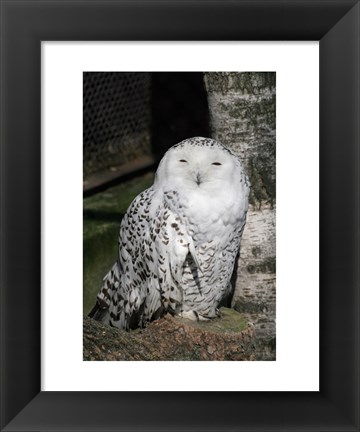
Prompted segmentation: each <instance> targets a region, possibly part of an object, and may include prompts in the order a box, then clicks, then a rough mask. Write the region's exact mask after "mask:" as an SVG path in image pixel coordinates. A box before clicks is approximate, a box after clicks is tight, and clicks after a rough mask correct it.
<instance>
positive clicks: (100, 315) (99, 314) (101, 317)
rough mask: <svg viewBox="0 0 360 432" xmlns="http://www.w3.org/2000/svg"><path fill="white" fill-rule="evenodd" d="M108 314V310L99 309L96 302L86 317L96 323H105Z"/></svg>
mask: <svg viewBox="0 0 360 432" xmlns="http://www.w3.org/2000/svg"><path fill="white" fill-rule="evenodd" d="M108 314H109V312H108V309H103V308H101V307H100V305H99V303H97V302H96V304H95V306H94V307H93V308H92V309H91V311H90V312H89V313H88V317H89V318H92V319H94V320H96V321H105V320H106V316H107V315H108Z"/></svg>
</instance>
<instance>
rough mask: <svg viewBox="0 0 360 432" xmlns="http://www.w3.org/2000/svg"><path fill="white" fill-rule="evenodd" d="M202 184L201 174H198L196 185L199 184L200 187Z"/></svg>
mask: <svg viewBox="0 0 360 432" xmlns="http://www.w3.org/2000/svg"><path fill="white" fill-rule="evenodd" d="M200 183H201V177H200V174H199V173H197V174H196V184H197V185H198V186H200Z"/></svg>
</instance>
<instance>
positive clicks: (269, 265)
mask: <svg viewBox="0 0 360 432" xmlns="http://www.w3.org/2000/svg"><path fill="white" fill-rule="evenodd" d="M246 269H247V271H248V272H249V273H251V274H254V273H275V272H276V258H275V257H268V258H265V259H264V260H263V261H261V262H259V263H256V264H249V265H248V266H247V267H246Z"/></svg>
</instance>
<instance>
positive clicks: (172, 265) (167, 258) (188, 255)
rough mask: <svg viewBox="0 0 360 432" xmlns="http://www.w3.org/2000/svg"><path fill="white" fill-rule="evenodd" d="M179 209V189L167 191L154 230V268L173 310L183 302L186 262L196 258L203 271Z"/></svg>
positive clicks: (168, 306) (166, 305)
mask: <svg viewBox="0 0 360 432" xmlns="http://www.w3.org/2000/svg"><path fill="white" fill-rule="evenodd" d="M178 208H179V204H178V202H177V194H176V192H174V191H169V192H165V193H164V195H163V198H162V202H161V205H159V206H158V208H157V212H156V218H155V220H154V226H153V227H152V232H151V235H152V240H153V243H154V247H155V251H156V254H155V256H156V258H157V260H156V262H154V263H153V264H154V265H153V268H154V274H155V275H156V278H157V281H158V289H159V291H160V295H161V302H162V305H163V307H164V309H165V310H168V309H170V310H171V311H173V312H174V311H176V309H177V306H179V305H181V304H182V300H183V293H182V286H181V282H182V281H183V271H184V268H185V265H186V263H187V262H188V261H192V262H193V263H195V265H196V266H197V267H198V269H199V270H200V271H201V267H200V263H199V260H198V256H197V254H196V251H195V246H194V242H193V239H192V237H191V235H190V234H189V229H188V226H187V224H186V221H185V220H184V219H183V218H182V217H181V216H180V215H179V212H178Z"/></svg>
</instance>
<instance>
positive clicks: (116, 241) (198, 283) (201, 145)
mask: <svg viewBox="0 0 360 432" xmlns="http://www.w3.org/2000/svg"><path fill="white" fill-rule="evenodd" d="M83 192H84V200H83V313H84V329H83V331H84V333H83V344H84V345H83V349H84V352H83V354H84V360H90V361H91V360H96V361H98V360H105V361H106V360H107V361H116V360H194V361H206V360H216V361H219V360H227V361H231V360H237V361H257V360H262V361H275V360H276V72H84V73H83ZM79 312H80V311H79Z"/></svg>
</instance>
